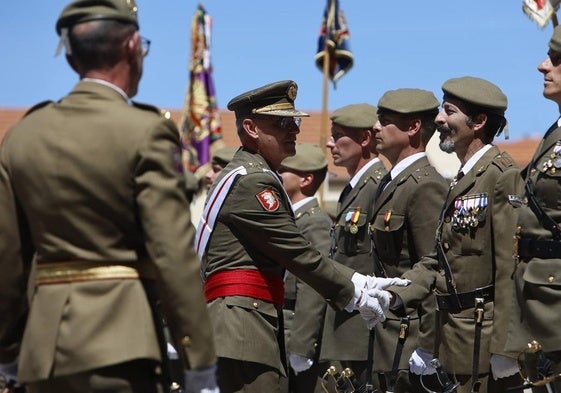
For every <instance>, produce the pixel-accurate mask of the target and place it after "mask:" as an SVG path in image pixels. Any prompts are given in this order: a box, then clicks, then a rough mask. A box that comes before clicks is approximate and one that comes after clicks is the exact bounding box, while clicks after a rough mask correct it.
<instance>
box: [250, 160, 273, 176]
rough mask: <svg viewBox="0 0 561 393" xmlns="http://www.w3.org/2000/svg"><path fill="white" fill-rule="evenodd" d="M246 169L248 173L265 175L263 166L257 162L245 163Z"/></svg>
mask: <svg viewBox="0 0 561 393" xmlns="http://www.w3.org/2000/svg"><path fill="white" fill-rule="evenodd" d="M244 167H245V169H247V173H265V172H264V171H263V164H262V163H261V162H259V161H257V160H256V161H250V162H246V163H244ZM268 176H270V175H268Z"/></svg>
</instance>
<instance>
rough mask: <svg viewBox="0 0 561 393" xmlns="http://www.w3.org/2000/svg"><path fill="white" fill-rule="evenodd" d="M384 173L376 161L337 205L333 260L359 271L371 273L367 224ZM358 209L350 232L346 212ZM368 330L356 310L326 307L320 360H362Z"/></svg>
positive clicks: (347, 213)
mask: <svg viewBox="0 0 561 393" xmlns="http://www.w3.org/2000/svg"><path fill="white" fill-rule="evenodd" d="M386 173H387V171H386V168H385V167H384V164H383V163H382V162H381V161H380V162H377V163H375V164H374V165H372V166H371V167H370V168H368V170H367V171H366V172H365V173H364V174H363V175H362V177H361V178H360V180H359V181H358V183H357V184H356V186H355V187H353V189H352V190H351V191H350V193H349V194H348V195H347V197H346V198H345V199H344V200H343V201H341V203H340V204H339V205H338V206H337V215H336V218H335V226H334V227H333V234H332V237H333V238H334V239H335V244H334V245H333V246H332V249H334V250H335V251H334V255H333V259H335V260H336V261H337V262H339V263H341V264H342V265H345V266H348V267H350V268H352V269H353V270H355V271H357V272H359V273H361V274H370V275H371V274H372V273H374V261H373V260H372V257H371V256H370V236H369V233H368V225H369V223H370V221H371V220H372V211H373V204H374V195H376V190H377V189H378V184H379V183H380V180H381V179H382V177H383V176H384V175H385V174H386ZM357 208H360V212H361V214H360V216H359V219H358V222H357V224H356V225H357V229H358V231H357V232H356V233H354V234H353V233H352V232H351V229H350V223H349V219H348V215H349V213H350V212H351V213H352V212H353V211H355V209H357ZM368 336H369V331H368V328H367V326H366V323H365V322H364V320H363V319H362V317H361V316H360V315H359V313H358V312H356V311H355V312H353V313H351V314H349V313H346V312H335V311H334V310H331V309H329V308H328V309H327V310H326V315H325V325H324V329H323V339H322V348H321V360H366V359H367V355H368V348H367V347H368Z"/></svg>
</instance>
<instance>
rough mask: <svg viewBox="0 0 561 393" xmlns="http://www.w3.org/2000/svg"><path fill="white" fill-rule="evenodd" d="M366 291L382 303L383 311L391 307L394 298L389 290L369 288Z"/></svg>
mask: <svg viewBox="0 0 561 393" xmlns="http://www.w3.org/2000/svg"><path fill="white" fill-rule="evenodd" d="M366 293H367V294H368V296H370V297H373V298H375V299H377V300H378V303H380V307H382V311H383V312H386V311H388V310H389V308H390V302H391V300H392V295H391V293H389V292H388V291H383V290H380V289H376V288H373V289H368V290H366Z"/></svg>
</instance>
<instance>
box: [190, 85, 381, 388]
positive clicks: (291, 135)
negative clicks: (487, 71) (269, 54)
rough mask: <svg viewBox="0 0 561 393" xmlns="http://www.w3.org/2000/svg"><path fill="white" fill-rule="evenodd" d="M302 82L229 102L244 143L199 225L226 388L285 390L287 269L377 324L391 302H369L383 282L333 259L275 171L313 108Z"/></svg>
mask: <svg viewBox="0 0 561 393" xmlns="http://www.w3.org/2000/svg"><path fill="white" fill-rule="evenodd" d="M297 89H298V87H297V85H296V83H295V82H293V81H290V80H286V81H279V82H274V83H270V84H268V85H265V86H262V87H259V88H257V89H253V90H250V91H248V92H245V93H243V94H241V95H239V96H237V97H235V98H233V99H232V100H231V101H230V102H229V103H228V109H230V110H232V111H234V112H235V114H236V126H237V130H238V136H239V138H240V141H241V144H242V148H241V149H240V150H238V151H237V152H236V154H235V155H234V158H233V159H232V161H230V163H229V164H228V165H227V166H226V168H224V170H223V171H222V172H221V173H220V176H219V177H218V178H217V179H216V181H215V182H214V184H213V186H212V187H211V189H210V192H209V195H208V197H207V201H206V204H205V209H204V211H203V216H202V217H201V221H200V223H199V226H198V227H197V237H196V239H195V247H196V249H197V251H198V253H199V255H200V256H201V258H202V267H201V269H202V270H201V272H202V276H203V280H204V290H205V295H206V299H207V302H208V308H209V311H210V316H211V321H212V323H213V327H214V333H215V334H214V337H215V347H216V348H217V351H218V357H219V359H218V384H219V386H220V389H221V391H222V392H226V393H229V392H241V391H243V392H259V393H261V392H280V378H281V377H284V376H286V372H285V364H284V359H285V356H284V354H283V352H284V343H283V338H284V337H283V328H282V322H283V317H282V304H283V302H284V283H283V277H284V274H285V270H288V271H290V272H291V273H293V274H294V275H295V276H296V277H298V278H299V279H301V280H303V281H304V282H305V283H307V284H309V285H310V286H311V287H312V288H314V290H316V291H317V292H318V293H319V294H320V295H321V296H322V297H323V298H324V299H326V300H327V302H328V303H329V305H330V306H331V307H334V308H335V309H338V310H343V309H346V310H348V311H353V310H356V309H358V310H359V311H360V313H361V314H362V316H363V318H364V319H366V320H367V322H368V323H369V324H371V325H374V324H375V323H376V322H378V321H379V319H378V317H379V316H380V315H383V311H382V307H386V306H387V305H388V303H387V302H384V303H383V304H382V305H380V304H379V303H378V302H372V299H374V297H372V296H371V295H374V294H375V293H376V291H377V290H376V289H374V290H369V292H368V293H367V292H366V288H365V285H366V284H368V287H369V288H372V287H375V286H376V285H377V283H379V281H378V280H377V279H375V278H372V277H366V276H364V275H362V274H359V273H356V272H354V271H353V270H352V269H348V268H346V269H345V267H344V266H340V265H338V264H336V263H335V262H333V261H331V260H329V259H328V258H327V257H326V256H324V255H322V254H321V253H320V252H319V251H318V250H317V249H316V248H314V247H313V246H312V245H311V244H310V242H309V241H308V240H306V238H305V237H303V236H302V234H301V233H300V230H299V229H298V227H297V226H296V223H295V221H294V215H293V212H292V208H291V204H290V200H289V198H288V196H287V195H286V191H285V190H284V188H283V186H282V182H281V179H280V178H279V176H278V174H277V173H276V170H278V169H279V167H280V165H281V162H282V161H283V160H284V159H285V158H287V157H289V156H292V155H294V154H295V144H296V143H295V142H296V136H297V134H298V133H299V132H300V128H299V124H300V119H301V118H302V117H306V116H308V115H307V114H306V113H304V112H301V111H299V110H297V109H295V107H294V100H295V98H296V94H297ZM351 280H353V281H351ZM378 292H379V291H378ZM369 294H370V295H369ZM388 300H389V299H388ZM363 323H365V322H364V321H363Z"/></svg>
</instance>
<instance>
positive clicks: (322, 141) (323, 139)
mask: <svg viewBox="0 0 561 393" xmlns="http://www.w3.org/2000/svg"><path fill="white" fill-rule="evenodd" d="M323 52H324V55H323V94H322V104H321V126H320V133H319V146H320V147H321V148H322V149H324V150H325V149H326V145H327V123H328V120H329V113H328V110H327V100H328V94H329V61H330V59H329V46H328V40H327V37H326V40H325V46H324V49H323ZM323 191H324V187H323V183H321V185H320V188H319V206H320V208H321V209H323V208H324V198H323V196H324V195H323Z"/></svg>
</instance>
